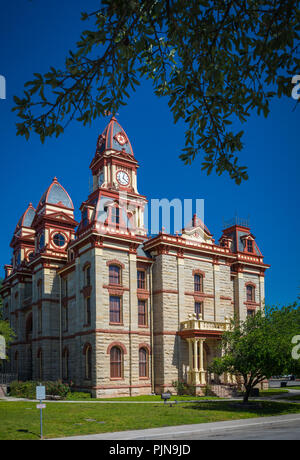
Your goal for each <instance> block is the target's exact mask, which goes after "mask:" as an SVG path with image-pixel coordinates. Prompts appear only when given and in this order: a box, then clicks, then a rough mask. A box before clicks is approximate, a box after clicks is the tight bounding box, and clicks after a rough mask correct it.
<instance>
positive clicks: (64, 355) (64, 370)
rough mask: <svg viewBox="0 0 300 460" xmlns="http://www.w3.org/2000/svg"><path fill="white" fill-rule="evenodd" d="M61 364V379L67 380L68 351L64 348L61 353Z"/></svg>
mask: <svg viewBox="0 0 300 460" xmlns="http://www.w3.org/2000/svg"><path fill="white" fill-rule="evenodd" d="M62 362H63V379H64V380H67V379H68V378H69V350H68V349H67V348H65V349H64V351H63V355H62Z"/></svg>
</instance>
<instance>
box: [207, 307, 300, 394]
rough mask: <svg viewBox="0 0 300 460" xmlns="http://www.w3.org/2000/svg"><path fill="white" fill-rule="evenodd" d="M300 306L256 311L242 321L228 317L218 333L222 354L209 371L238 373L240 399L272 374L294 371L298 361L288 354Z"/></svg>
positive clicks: (298, 322)
mask: <svg viewBox="0 0 300 460" xmlns="http://www.w3.org/2000/svg"><path fill="white" fill-rule="evenodd" d="M299 331H300V308H299V305H298V304H297V303H295V304H293V305H291V306H288V307H284V308H282V309H279V308H272V309H268V311H267V312H266V315H264V314H263V313H261V312H260V311H259V312H257V314H256V315H255V316H253V317H252V316H250V317H248V318H247V319H246V320H245V321H244V322H239V321H237V320H236V319H234V320H233V321H232V328H231V330H230V331H226V332H224V334H223V337H222V345H221V346H222V348H223V353H224V355H223V356H222V357H221V358H215V359H214V361H213V363H212V365H211V366H210V369H209V370H210V372H214V373H216V374H218V375H221V374H223V373H224V372H228V373H230V374H232V375H236V376H241V377H242V378H243V385H244V387H245V393H244V402H247V401H248V398H249V395H250V393H251V390H252V389H253V388H254V387H255V386H256V385H257V384H258V383H260V382H262V381H263V380H265V379H269V378H270V377H271V376H272V375H283V374H292V373H298V372H299V369H300V363H299V362H298V361H297V360H294V359H293V357H292V348H293V346H294V345H293V344H292V337H293V336H295V335H299Z"/></svg>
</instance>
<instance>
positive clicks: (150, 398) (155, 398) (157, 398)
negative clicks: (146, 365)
mask: <svg viewBox="0 0 300 460" xmlns="http://www.w3.org/2000/svg"><path fill="white" fill-rule="evenodd" d="M215 399H219V398H218V397H217V396H192V395H183V396H177V395H173V396H171V399H169V400H168V401H171V402H172V401H173V402H174V401H175V400H176V401H198V400H199V401H201V400H215ZM98 401H141V402H142V401H161V402H162V401H163V400H162V399H161V396H160V395H141V396H122V397H120V398H100V399H98Z"/></svg>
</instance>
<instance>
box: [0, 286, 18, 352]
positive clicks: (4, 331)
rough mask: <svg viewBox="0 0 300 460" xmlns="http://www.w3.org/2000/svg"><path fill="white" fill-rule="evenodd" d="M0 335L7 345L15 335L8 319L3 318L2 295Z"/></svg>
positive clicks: (0, 303) (0, 300) (0, 299)
mask: <svg viewBox="0 0 300 460" xmlns="http://www.w3.org/2000/svg"><path fill="white" fill-rule="evenodd" d="M2 282H3V280H2V279H0V291H1V288H2ZM0 335H2V336H3V337H4V338H5V342H6V346H7V347H8V346H9V344H10V343H11V342H12V341H13V339H14V337H15V333H14V331H13V330H12V329H11V327H10V325H9V323H8V321H4V320H3V302H2V297H1V295H0Z"/></svg>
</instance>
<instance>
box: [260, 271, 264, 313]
mask: <svg viewBox="0 0 300 460" xmlns="http://www.w3.org/2000/svg"><path fill="white" fill-rule="evenodd" d="M259 301H260V308H261V310H262V311H263V310H264V308H265V278H264V276H263V275H260V277H259Z"/></svg>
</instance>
